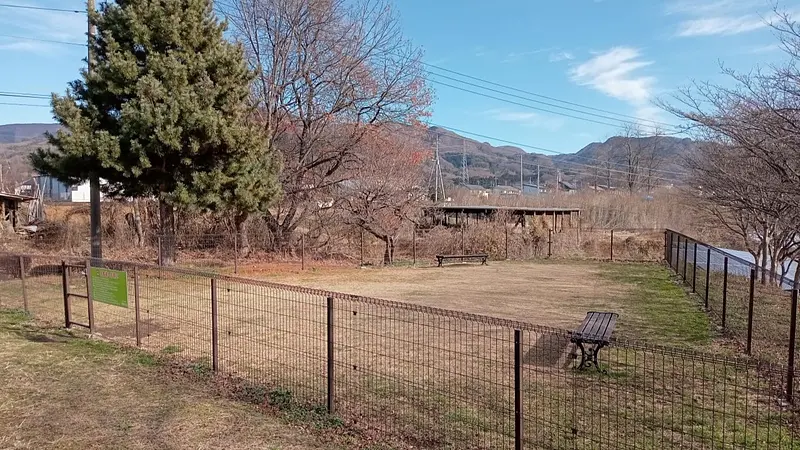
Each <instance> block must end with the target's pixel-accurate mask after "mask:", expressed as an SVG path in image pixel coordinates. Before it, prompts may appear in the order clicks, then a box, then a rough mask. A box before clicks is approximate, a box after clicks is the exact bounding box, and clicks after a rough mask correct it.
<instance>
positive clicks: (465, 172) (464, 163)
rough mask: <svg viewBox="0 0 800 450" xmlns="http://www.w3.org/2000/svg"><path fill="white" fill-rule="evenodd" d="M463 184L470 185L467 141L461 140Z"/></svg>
mask: <svg viewBox="0 0 800 450" xmlns="http://www.w3.org/2000/svg"><path fill="white" fill-rule="evenodd" d="M461 183H463V184H465V185H466V184H469V169H467V140H466V139H462V140H461Z"/></svg>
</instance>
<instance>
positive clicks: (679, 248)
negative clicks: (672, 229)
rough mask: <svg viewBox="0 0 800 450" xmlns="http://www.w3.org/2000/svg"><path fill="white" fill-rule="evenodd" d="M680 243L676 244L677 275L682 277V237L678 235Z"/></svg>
mask: <svg viewBox="0 0 800 450" xmlns="http://www.w3.org/2000/svg"><path fill="white" fill-rule="evenodd" d="M677 237H678V243H677V244H675V273H676V274H678V275H680V270H681V235H680V234H679V235H677Z"/></svg>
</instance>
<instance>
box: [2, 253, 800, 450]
mask: <svg viewBox="0 0 800 450" xmlns="http://www.w3.org/2000/svg"><path fill="white" fill-rule="evenodd" d="M34 266H36V261H35V260H34ZM637 267H639V266H638V265H624V264H608V263H597V262H589V261H586V262H581V263H574V262H570V263H565V262H549V263H539V264H531V263H510V262H509V263H490V265H489V266H487V267H483V266H476V265H454V266H449V267H445V268H441V269H434V268H429V269H414V268H395V269H360V270H359V269H343V268H326V269H322V270H317V271H316V272H315V271H313V270H309V271H308V272H303V273H299V271H296V270H286V268H285V267H283V266H279V265H275V264H272V265H269V266H265V268H269V269H271V270H272V271H273V272H275V273H272V274H269V276H271V279H272V280H278V281H281V282H292V283H298V284H304V285H306V286H318V287H323V288H325V289H328V290H344V291H351V292H357V293H361V294H371V295H375V296H380V297H393V298H397V299H402V300H406V301H409V302H412V303H413V304H412V305H405V306H403V305H394V304H389V303H386V302H380V301H377V300H363V299H354V298H351V297H348V296H346V295H343V296H335V299H334V311H333V313H334V317H335V322H334V334H335V344H334V355H335V356H334V362H335V372H336V377H335V383H334V391H335V399H336V406H337V414H339V415H340V416H341V417H342V420H343V421H344V423H346V424H347V425H348V426H350V427H352V428H353V429H356V430H359V431H360V432H363V433H365V434H368V435H369V436H375V437H376V440H379V441H380V440H389V441H392V442H403V443H405V446H414V447H416V448H510V444H511V442H513V432H512V430H513V370H512V368H513V360H514V355H513V348H514V333H513V328H514V327H520V328H522V329H523V330H524V338H523V340H524V342H523V343H522V352H523V355H524V356H523V363H524V367H523V372H524V373H523V380H524V382H523V386H522V390H523V392H522V397H523V402H524V405H525V406H524V410H525V414H526V416H525V417H526V419H525V427H526V436H527V439H528V440H529V441H528V443H529V444H530V445H531V446H544V447H548V448H559V449H561V448H563V449H568V448H570V449H571V448H581V449H595V448H603V444H607V448H620V447H625V446H637V448H647V449H656V448H665V447H673V446H674V447H681V448H708V447H712V446H718V445H717V444H718V443H719V442H720V441H721V440H724V439H726V437H727V439H728V441H727V443H728V446H729V447H736V448H738V447H746V448H795V447H794V441H793V440H792V435H791V433H790V432H789V431H788V428H787V427H786V425H785V424H786V422H787V421H788V420H790V417H789V415H788V413H786V412H785V411H782V410H780V409H779V408H776V407H775V406H774V403H775V402H774V399H775V398H776V397H775V394H774V392H773V391H772V387H773V385H772V383H773V379H763V378H761V377H760V376H759V375H758V373H756V371H755V370H752V369H750V368H748V367H747V366H741V365H738V364H735V363H733V362H728V361H723V360H715V359H712V358H709V357H707V356H698V357H694V356H691V354H684V353H681V352H679V351H671V350H669V351H667V350H661V349H654V348H649V347H641V346H626V345H625V344H619V345H615V346H613V347H612V348H610V349H609V350H608V351H604V353H603V354H602V355H603V357H602V360H601V362H602V363H603V365H604V366H605V367H608V368H609V372H608V373H607V374H600V373H595V372H581V371H576V370H575V369H574V368H573V367H574V364H575V360H574V359H573V357H574V355H575V353H576V352H575V349H574V347H572V346H571V345H570V344H569V342H568V338H567V335H566V334H564V333H559V332H551V331H548V330H544V329H541V328H537V327H535V326H532V325H527V324H523V323H506V322H501V321H498V320H491V319H481V318H476V317H467V316H465V315H463V314H461V313H456V312H447V311H430V310H426V309H423V308H422V307H420V306H419V305H426V306H448V307H451V308H458V309H461V310H466V311H470V312H479V313H488V314H491V315H499V316H504V317H507V318H511V319H524V320H525V321H527V322H535V323H539V324H544V325H563V326H565V327H567V328H574V327H575V325H577V323H579V321H580V319H581V318H582V317H583V315H584V314H585V312H586V310H587V309H590V308H591V309H595V308H596V309H601V308H602V309H612V310H616V311H619V312H620V313H621V316H622V318H621V320H620V326H619V330H618V331H619V332H618V335H620V336H623V335H624V336H629V337H647V338H651V339H653V340H655V341H656V342H682V341H683V342H685V341H686V339H687V336H688V335H690V334H697V333H698V332H699V333H700V334H701V335H700V336H699V338H698V339H697V345H698V346H704V345H705V344H706V343H707V342H708V324H707V320H706V318H705V314H704V313H703V312H702V311H700V310H699V309H697V307H696V305H695V304H694V303H693V302H692V300H691V299H689V298H687V297H686V296H685V295H683V292H682V290H681V288H680V287H678V286H677V285H675V284H674V283H672V282H671V280H670V279H669V277H668V276H666V275H665V274H666V273H667V272H666V269H665V268H660V267H658V266H647V268H649V269H650V271H649V272H648V271H640V270H638V269H637ZM279 270H280V273H279V274H278V273H277V272H278V271H279ZM626 270H627V271H628V272H635V273H633V274H631V273H628V274H627V275H625V276H622V275H620V274H623V273H624V272H625V271H626ZM129 273H131V271H130V268H129ZM615 273H616V274H618V275H617V276H616V277H614V276H611V275H613V274H615ZM610 274H611V275H610ZM138 275H139V277H140V286H139V287H140V308H141V312H142V317H141V324H142V326H141V333H142V348H144V349H147V350H150V351H152V352H158V353H160V354H166V353H169V354H177V355H178V356H179V357H180V358H181V359H184V360H188V361H191V362H192V364H194V365H195V366H196V367H198V368H203V369H202V370H210V369H209V364H210V357H211V332H210V331H211V302H210V292H211V290H210V287H211V286H210V283H209V281H210V279H209V278H208V277H205V276H202V275H197V274H188V273H179V272H176V271H167V270H158V269H153V268H139V272H138ZM251 275H253V274H252V273H251ZM262 275H265V274H262ZM634 275H635V276H634ZM656 276H657V277H658V278H659V281H658V283H657V284H653V285H651V284H650V283H649V282H648V279H649V278H653V277H656ZM73 280H74V283H75V284H74V285H72V286H71V289H76V290H77V289H80V287H81V286H80V285H81V282H82V281H83V280H82V278H81V277H80V276H77V275H76V276H75V277H74V279H73ZM28 283H29V286H30V289H29V304H30V306H31V309H32V310H33V311H34V312H35V313H36V314H37V316H39V315H43V316H45V315H47V314H50V316H51V317H54V318H55V319H56V320H57V319H58V313H59V312H60V311H59V310H60V300H59V298H60V291H59V290H58V288H59V287H60V286H59V284H58V280H57V279H56V277H54V276H52V275H50V276H47V275H45V276H41V277H31V278H29V279H28ZM0 287H1V289H0V297H3V299H2V301H3V302H4V304H6V305H8V304H12V305H13V304H19V301H20V300H19V298H20V295H19V289H20V285H19V281H18V280H8V281H4V282H3V283H2V284H0ZM130 291H131V292H133V288H132V286H131V287H130ZM664 291H669V295H668V296H665V295H664ZM675 292H677V294H679V295H674V294H675ZM326 295H327V294H326V293H325V292H320V291H313V290H304V289H298V288H290V287H281V286H277V285H271V284H268V283H264V282H245V281H240V280H235V279H231V278H226V277H224V276H221V277H218V283H217V300H218V304H219V305H218V306H219V349H220V354H219V364H220V373H221V374H224V375H233V376H236V377H241V378H244V379H247V380H249V381H251V382H252V383H254V384H255V385H256V386H263V389H264V392H269V393H270V395H272V394H273V393H275V394H276V395H279V396H280V397H281V398H283V399H285V401H286V402H287V403H291V404H298V405H300V406H301V407H304V408H310V409H312V410H314V409H317V408H319V407H320V405H324V402H325V394H326V390H327V389H326V378H325V373H326V339H325V336H326V334H325V332H326V308H325V297H326ZM15 302H16V303H15ZM73 305H74V308H73V311H75V313H76V314H78V312H77V311H78V306H79V302H78V301H76V302H75V303H74V304H73ZM82 307H83V308H85V305H82ZM692 318H694V319H696V320H693V321H691V322H692V323H693V325H691V326H689V325H687V323H689V322H690V321H689V320H687V319H692ZM95 322H96V327H97V328H96V331H97V332H98V333H99V334H100V335H102V336H104V337H106V338H110V339H114V340H115V341H118V342H123V343H128V344H133V343H134V342H135V341H134V329H133V322H134V320H133V309H132V308H129V309H123V308H118V307H115V306H110V305H105V304H101V303H95ZM665 330H671V332H672V334H668V333H667V332H665ZM703 332H704V333H705V334H704V335H702V333H703ZM703 336H705V339H703ZM687 355H688V356H687ZM684 414H687V416H684ZM689 414H690V415H691V416H690V417H689V416H688V415H689ZM598 442H601V444H600V445H598ZM723 447H724V446H723Z"/></svg>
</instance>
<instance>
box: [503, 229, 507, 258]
mask: <svg viewBox="0 0 800 450" xmlns="http://www.w3.org/2000/svg"><path fill="white" fill-rule="evenodd" d="M503 229H504V230H506V259H508V227H507V226H506V225H505V224H503Z"/></svg>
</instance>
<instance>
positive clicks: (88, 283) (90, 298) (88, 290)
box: [86, 259, 94, 334]
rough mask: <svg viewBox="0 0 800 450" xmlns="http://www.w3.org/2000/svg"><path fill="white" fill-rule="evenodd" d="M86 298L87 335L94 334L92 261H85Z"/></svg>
mask: <svg viewBox="0 0 800 450" xmlns="http://www.w3.org/2000/svg"><path fill="white" fill-rule="evenodd" d="M86 297H87V301H88V304H89V334H93V333H94V298H93V296H92V260H91V259H87V260H86Z"/></svg>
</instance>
